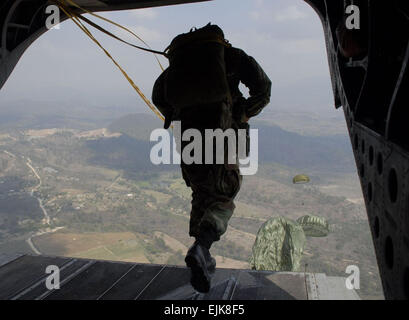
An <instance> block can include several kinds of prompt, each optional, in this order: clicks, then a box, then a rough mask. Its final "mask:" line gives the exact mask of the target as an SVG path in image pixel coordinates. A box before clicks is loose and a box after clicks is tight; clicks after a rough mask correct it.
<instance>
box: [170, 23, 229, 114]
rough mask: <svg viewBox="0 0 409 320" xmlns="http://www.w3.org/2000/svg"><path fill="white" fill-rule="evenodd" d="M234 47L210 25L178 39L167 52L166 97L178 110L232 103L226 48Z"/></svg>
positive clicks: (218, 30) (173, 41)
mask: <svg viewBox="0 0 409 320" xmlns="http://www.w3.org/2000/svg"><path fill="white" fill-rule="evenodd" d="M230 46H231V45H230V44H229V43H228V42H227V41H226V40H225V38H224V34H223V31H222V29H220V28H219V27H218V26H217V25H211V24H210V23H209V24H208V25H206V26H205V27H203V28H200V29H192V30H190V32H188V33H183V34H180V35H178V36H177V37H175V38H174V39H173V40H172V42H171V44H170V45H169V46H168V48H167V49H166V53H167V57H168V59H169V67H168V69H167V74H166V85H165V88H164V90H165V97H166V100H167V102H168V103H169V104H170V105H172V107H173V108H175V109H176V110H178V109H179V110H180V109H183V108H187V107H192V106H200V105H208V104H211V103H217V102H222V101H227V102H230V101H231V95H230V90H229V85H228V81H227V75H226V65H225V60H224V49H225V47H230Z"/></svg>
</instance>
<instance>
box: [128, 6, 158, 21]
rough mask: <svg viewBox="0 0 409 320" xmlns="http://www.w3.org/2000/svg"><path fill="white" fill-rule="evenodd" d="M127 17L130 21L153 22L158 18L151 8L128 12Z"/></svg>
mask: <svg viewBox="0 0 409 320" xmlns="http://www.w3.org/2000/svg"><path fill="white" fill-rule="evenodd" d="M129 15H130V17H131V18H132V19H135V18H136V19H137V21H140V20H154V19H156V17H157V16H158V12H157V11H155V10H154V9H152V8H146V9H136V10H131V11H129Z"/></svg>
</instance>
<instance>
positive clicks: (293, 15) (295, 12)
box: [273, 5, 308, 22]
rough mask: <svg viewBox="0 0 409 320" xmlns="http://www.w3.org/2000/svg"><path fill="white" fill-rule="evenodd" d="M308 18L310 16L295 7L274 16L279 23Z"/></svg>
mask: <svg viewBox="0 0 409 320" xmlns="http://www.w3.org/2000/svg"><path fill="white" fill-rule="evenodd" d="M307 16H308V14H306V13H305V12H303V11H302V10H300V9H299V7H297V6H295V5H293V6H289V7H287V8H285V9H283V10H281V11H279V12H277V13H276V14H275V15H273V19H274V21H277V22H283V21H295V20H300V19H304V18H306V17H307Z"/></svg>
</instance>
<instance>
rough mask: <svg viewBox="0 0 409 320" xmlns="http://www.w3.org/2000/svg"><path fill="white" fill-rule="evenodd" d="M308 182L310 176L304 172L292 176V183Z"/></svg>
mask: <svg viewBox="0 0 409 320" xmlns="http://www.w3.org/2000/svg"><path fill="white" fill-rule="evenodd" d="M308 182H310V178H309V177H308V176H307V175H305V174H297V175H296V176H295V177H294V178H293V183H295V184H300V183H308Z"/></svg>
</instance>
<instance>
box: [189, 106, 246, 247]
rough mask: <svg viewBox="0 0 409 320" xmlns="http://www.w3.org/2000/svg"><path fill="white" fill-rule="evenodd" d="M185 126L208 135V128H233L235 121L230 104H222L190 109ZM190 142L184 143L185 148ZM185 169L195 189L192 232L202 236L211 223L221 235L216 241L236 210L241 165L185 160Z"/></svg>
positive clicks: (194, 235) (190, 183)
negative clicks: (189, 162)
mask: <svg viewBox="0 0 409 320" xmlns="http://www.w3.org/2000/svg"><path fill="white" fill-rule="evenodd" d="M181 125H182V132H184V130H186V129H190V128H195V129H198V130H199V131H200V132H201V133H202V136H204V133H205V129H217V128H220V129H223V130H226V129H228V128H232V125H233V120H232V116H231V110H230V109H229V107H228V106H227V105H226V104H221V105H211V106H206V107H205V108H202V109H200V108H199V109H194V111H192V112H190V111H186V112H185V114H184V115H182V117H181ZM188 143H189V142H182V148H183V147H184V146H186V144H188ZM203 145H204V144H203ZM226 151H227V145H226V150H225V154H226ZM214 157H215V155H214ZM226 160H227V157H226ZM203 163H204V162H203ZM214 163H215V162H214ZM181 169H182V175H183V179H184V180H185V182H186V185H187V186H189V187H190V188H191V189H192V209H191V213H190V224H189V235H190V236H192V237H198V236H199V233H200V230H201V226H203V225H210V226H211V227H212V229H213V230H214V231H215V233H216V235H217V239H214V241H217V240H219V239H220V236H221V235H223V234H224V233H225V232H226V229H227V225H228V222H229V220H230V218H231V216H232V215H233V211H234V209H235V205H234V202H233V200H234V198H235V197H236V195H237V193H238V192H239V190H240V187H241V182H242V176H241V175H240V170H239V166H238V164H227V161H225V164H185V163H183V160H182V164H181Z"/></svg>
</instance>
